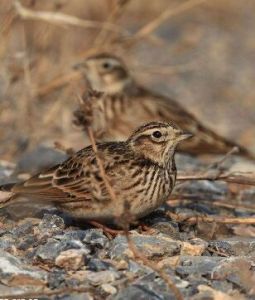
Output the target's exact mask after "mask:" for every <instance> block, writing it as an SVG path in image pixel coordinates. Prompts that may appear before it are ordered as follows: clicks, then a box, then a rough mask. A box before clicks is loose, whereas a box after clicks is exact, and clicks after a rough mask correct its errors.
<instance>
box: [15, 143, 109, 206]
mask: <svg viewBox="0 0 255 300" xmlns="http://www.w3.org/2000/svg"><path fill="white" fill-rule="evenodd" d="M98 172H99V171H98V168H97V164H96V157H95V154H94V152H93V150H92V149H91V147H87V148H85V149H83V150H81V151H79V152H77V153H76V154H75V155H73V156H72V157H70V158H69V159H68V160H66V161H65V162H63V163H62V164H59V165H56V166H54V167H52V168H51V169H49V170H47V171H45V172H42V173H39V174H37V175H35V176H33V177H32V178H30V179H28V180H27V181H25V182H23V183H20V184H17V185H15V186H14V187H13V188H12V190H11V191H12V192H14V193H18V194H26V195H33V196H35V197H40V198H42V197H44V198H45V200H49V201H57V202H66V201H67V199H70V200H71V199H73V201H75V199H84V200H90V199H91V198H95V197H96V198H100V191H101V193H103V191H104V189H103V187H101V182H99V183H98V184H93V180H95V178H96V177H98V176H99V175H98ZM96 179H98V178H96ZM99 181H100V180H99ZM94 194H95V195H97V196H95V197H94ZM102 198H103V197H102Z"/></svg>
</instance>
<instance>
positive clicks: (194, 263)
mask: <svg viewBox="0 0 255 300" xmlns="http://www.w3.org/2000/svg"><path fill="white" fill-rule="evenodd" d="M36 151H38V150H36ZM40 151H42V150H40ZM52 153H53V152H51V151H48V150H47V151H45V152H44V151H42V155H46V156H47V155H50V157H51V155H52ZM54 155H55V156H54V159H57V160H58V159H59V160H61V159H63V157H62V158H61V157H56V155H57V154H56V153H54ZM32 158H33V155H32V153H30V154H29V159H28V157H25V158H23V159H26V160H28V161H27V162H25V163H24V161H23V162H22V161H21V162H19V163H18V164H17V167H16V166H14V165H12V164H7V163H4V162H1V166H0V181H1V183H3V182H9V181H12V180H15V179H16V178H17V177H19V176H20V175H18V173H20V172H21V170H22V171H23V169H22V168H23V167H24V166H23V165H24V164H25V165H26V164H29V165H33V162H31V159H32ZM46 161H47V159H46ZM49 161H50V159H49ZM177 161H178V166H179V169H185V170H203V168H206V167H205V166H206V163H205V162H204V161H203V160H198V159H195V158H191V157H189V156H179V157H178V159H177ZM240 161H241V160H239V159H235V158H230V159H229V160H228V161H227V162H226V165H227V167H229V166H228V164H229V165H231V166H233V165H234V164H235V163H238V165H239V166H240ZM22 166H23V167H22ZM34 166H35V164H34ZM24 168H25V169H26V166H25V167H24ZM22 177H23V178H24V177H25V176H24V174H23V175H22ZM180 195H182V197H180ZM254 201H255V188H254V187H249V186H244V185H236V184H227V183H224V182H213V181H192V182H185V183H181V184H179V185H177V187H176V189H175V192H174V194H173V196H172V200H171V201H169V205H168V206H166V207H162V208H159V209H158V210H157V211H155V212H154V213H153V214H151V215H150V216H148V217H147V218H145V219H143V220H141V221H139V223H138V224H137V225H135V226H133V227H132V228H131V231H130V237H131V238H132V240H133V243H134V244H135V246H136V248H137V250H138V251H139V253H140V255H142V256H143V257H146V258H147V259H149V261H150V262H152V263H153V266H155V268H154V267H152V266H148V265H146V264H145V263H144V262H142V261H141V260H140V259H138V258H137V257H134V254H133V252H132V251H131V249H130V247H129V246H128V243H127V240H126V237H125V235H123V234H121V233H118V234H109V233H105V232H104V231H103V230H102V229H98V228H93V227H92V226H90V225H88V224H86V223H78V222H75V220H72V219H70V218H68V217H66V216H64V215H63V214H61V213H60V212H57V211H56V210H54V209H53V208H48V209H46V208H45V207H44V208H43V209H44V210H43V211H41V212H40V213H39V214H38V213H37V214H36V215H35V216H32V217H31V216H30V217H25V218H24V217H23V218H20V219H18V218H17V216H13V215H12V212H13V211H12V210H10V209H9V210H6V209H1V210H0V296H1V297H4V298H11V297H16V298H38V299H45V300H46V299H58V300H60V299H63V300H69V299H70V300H71V299H74V300H80V299H82V300H87V299H88V300H90V299H114V300H117V299H118V300H120V299H128V300H135V299H147V300H154V299H155V300H159V299H164V300H168V299H169V300H170V299H175V296H174V294H173V291H172V290H171V289H170V288H169V285H168V284H167V283H166V281H165V280H164V279H163V277H164V276H162V272H163V273H164V275H167V277H168V278H170V279H171V280H172V281H173V282H174V284H175V286H176V287H177V288H178V289H179V290H180V292H181V294H182V295H183V297H184V299H194V300H200V299H254V297H255V272H254V268H255V227H254V225H247V224H222V223H217V222H212V223H209V222H208V221H203V220H201V219H197V221H194V220H193V221H192V222H191V221H190V220H191V219H190V218H191V217H194V216H200V217H201V216H202V217H208V216H209V217H212V218H214V217H215V218H218V217H222V218H228V217H235V218H236V219H238V218H242V219H245V218H248V217H252V216H255V213H254V212H255V207H254V206H255V204H254ZM19 210H21V209H20V208H19ZM23 210H24V211H23V213H24V214H25V215H26V210H25V209H23ZM14 215H15V214H14ZM142 225H146V226H142ZM158 269H160V270H161V271H160V272H157V270H158Z"/></svg>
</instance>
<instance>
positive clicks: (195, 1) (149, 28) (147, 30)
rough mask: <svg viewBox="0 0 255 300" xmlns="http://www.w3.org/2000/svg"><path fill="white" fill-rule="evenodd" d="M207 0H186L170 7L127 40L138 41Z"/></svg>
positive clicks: (130, 42) (129, 43) (129, 42)
mask: <svg viewBox="0 0 255 300" xmlns="http://www.w3.org/2000/svg"><path fill="white" fill-rule="evenodd" d="M205 1H206V0H189V1H186V2H184V3H182V4H180V5H179V6H177V7H175V8H169V9H167V10H165V11H164V12H163V13H162V14H161V15H159V16H158V17H157V18H156V19H154V20H153V21H151V22H149V23H148V24H146V25H145V26H143V27H142V28H141V29H140V30H138V31H137V32H136V33H135V34H134V35H133V36H132V37H130V38H127V39H126V40H123V41H124V42H125V41H126V42H127V43H128V45H131V44H133V43H135V42H137V41H140V40H141V39H142V38H144V37H146V36H148V35H150V34H151V33H152V32H153V31H155V30H156V29H157V28H158V27H159V26H160V25H161V24H162V23H164V22H165V21H166V20H168V19H169V18H170V17H173V16H176V15H178V14H181V13H183V12H185V11H187V10H190V9H192V8H193V7H195V6H198V5H200V4H202V3H203V2H205Z"/></svg>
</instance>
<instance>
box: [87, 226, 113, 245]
mask: <svg viewBox="0 0 255 300" xmlns="http://www.w3.org/2000/svg"><path fill="white" fill-rule="evenodd" d="M83 242H84V243H85V244H88V245H90V246H93V247H94V248H99V249H103V248H106V247H107V246H108V244H109V240H108V238H107V237H106V236H105V235H104V233H103V231H102V230H101V229H94V228H92V229H88V230H86V233H85V237H84V239H83Z"/></svg>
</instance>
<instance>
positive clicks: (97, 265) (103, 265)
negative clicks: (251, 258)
mask: <svg viewBox="0 0 255 300" xmlns="http://www.w3.org/2000/svg"><path fill="white" fill-rule="evenodd" d="M87 268H88V269H89V270H90V271H96V272H98V271H105V270H109V269H114V268H113V265H112V264H110V263H109V262H106V261H103V260H101V259H98V258H91V259H90V260H89V262H88V264H87Z"/></svg>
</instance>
